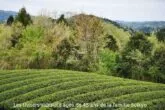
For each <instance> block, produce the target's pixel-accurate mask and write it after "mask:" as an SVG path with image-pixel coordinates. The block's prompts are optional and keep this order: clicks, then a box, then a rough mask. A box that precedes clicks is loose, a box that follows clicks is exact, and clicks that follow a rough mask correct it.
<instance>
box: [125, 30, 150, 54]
mask: <svg viewBox="0 0 165 110" xmlns="http://www.w3.org/2000/svg"><path fill="white" fill-rule="evenodd" d="M152 48H153V45H152V43H150V41H149V40H148V39H147V38H146V37H145V36H144V34H142V33H136V34H135V35H133V36H132V37H131V38H130V41H129V42H128V44H127V46H126V50H128V51H130V50H136V49H138V50H139V51H140V52H142V53H143V54H146V55H147V54H151V51H152Z"/></svg>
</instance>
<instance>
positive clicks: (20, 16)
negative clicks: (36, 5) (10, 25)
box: [16, 8, 32, 26]
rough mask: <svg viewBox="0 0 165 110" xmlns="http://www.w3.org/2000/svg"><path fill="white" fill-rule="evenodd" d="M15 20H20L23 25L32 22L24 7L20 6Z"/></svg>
mask: <svg viewBox="0 0 165 110" xmlns="http://www.w3.org/2000/svg"><path fill="white" fill-rule="evenodd" d="M16 21H19V22H21V23H22V24H23V25H24V26H27V25H28V24H30V23H32V20H31V16H30V15H29V14H28V13H27V12H26V9H25V8H21V9H20V11H19V13H18V15H17V16H16Z"/></svg>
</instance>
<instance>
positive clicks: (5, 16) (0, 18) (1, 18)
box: [0, 10, 17, 22]
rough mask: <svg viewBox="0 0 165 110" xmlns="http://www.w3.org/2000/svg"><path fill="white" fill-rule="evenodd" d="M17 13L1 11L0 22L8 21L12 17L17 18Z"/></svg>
mask: <svg viewBox="0 0 165 110" xmlns="http://www.w3.org/2000/svg"><path fill="white" fill-rule="evenodd" d="M16 14H17V13H16V12H14V11H4V10H0V22H3V21H5V20H7V19H8V17H9V16H10V15H13V16H15V15H16Z"/></svg>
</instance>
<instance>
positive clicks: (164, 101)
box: [0, 70, 165, 110]
mask: <svg viewBox="0 0 165 110" xmlns="http://www.w3.org/2000/svg"><path fill="white" fill-rule="evenodd" d="M48 107H49V108H48ZM26 109H27V110H38V109H40V110H54V109H55V110H56V109H60V110H65V109H66V110H68V109H72V110H81V109H83V110H84V109H85V110H97V109H99V110H111V109H119V110H123V109H124V110H127V109H130V110H133V109H135V110H139V109H146V110H150V109H155V110H163V109H165V85H164V84H158V83H151V82H143V81H136V80H130V79H124V78H118V77H112V76H106V75H101V74H96V73H85V72H77V71H67V70H7V71H3V70H1V71H0V110H26Z"/></svg>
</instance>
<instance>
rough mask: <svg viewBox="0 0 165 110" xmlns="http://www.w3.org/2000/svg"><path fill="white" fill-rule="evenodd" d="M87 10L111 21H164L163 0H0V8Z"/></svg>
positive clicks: (49, 10) (61, 10) (34, 11)
mask: <svg viewBox="0 0 165 110" xmlns="http://www.w3.org/2000/svg"><path fill="white" fill-rule="evenodd" d="M23 6H24V7H26V9H27V11H28V12H29V13H30V14H32V15H38V14H39V13H40V12H41V11H45V12H53V13H54V14H55V12H58V13H63V12H74V13H80V12H84V13H88V14H94V15H97V16H100V17H106V18H109V19H112V20H124V21H153V20H154V21H165V0H0V10H12V11H18V10H19V9H20V8H21V7H23Z"/></svg>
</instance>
